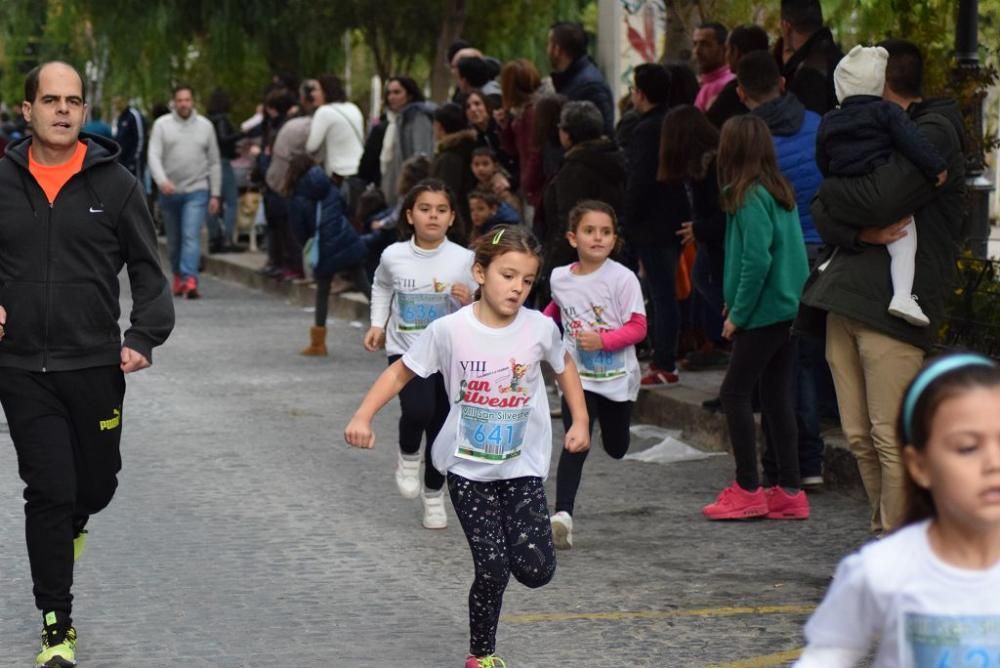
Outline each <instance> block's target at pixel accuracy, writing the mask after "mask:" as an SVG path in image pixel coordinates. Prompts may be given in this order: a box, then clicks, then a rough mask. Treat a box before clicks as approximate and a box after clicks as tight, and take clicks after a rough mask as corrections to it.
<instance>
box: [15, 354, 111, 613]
mask: <svg viewBox="0 0 1000 668" xmlns="http://www.w3.org/2000/svg"><path fill="white" fill-rule="evenodd" d="M124 397H125V377H124V376H123V375H122V372H121V369H119V368H118V367H117V366H102V367H94V368H91V369H80V370H78V371H58V372H54V373H33V372H30V371H21V370H19V369H11V368H5V369H4V370H3V383H0V402H2V403H3V410H4V413H5V414H6V415H7V423H8V425H9V426H10V435H11V439H12V440H13V441H14V449H15V450H16V451H17V465H18V471H19V473H20V474H21V479H22V480H24V484H25V489H24V501H25V504H24V515H25V522H24V524H25V537H26V539H27V543H28V561H29V562H30V564H31V578H32V580H33V581H34V593H35V605H37V606H38V609H39V610H43V611H52V610H59V611H62V612H65V613H67V614H69V612H70V608H71V606H72V601H73V595H72V594H71V593H70V589H71V588H72V586H73V538H74V537H75V536H76V534H77V533H78V532H79V531H80V530H81V529H83V527H84V526H85V525H86V524H87V520H88V519H89V518H90V516H91V515H93V514H95V513H97V512H99V511H100V510H102V509H104V507H105V506H107V505H108V503H110V502H111V498H112V497H113V496H114V494H115V490H116V489H117V487H118V471H120V470H121V466H122V460H121V455H120V451H119V446H120V443H121V434H122V419H123V418H122V400H123V399H124Z"/></svg>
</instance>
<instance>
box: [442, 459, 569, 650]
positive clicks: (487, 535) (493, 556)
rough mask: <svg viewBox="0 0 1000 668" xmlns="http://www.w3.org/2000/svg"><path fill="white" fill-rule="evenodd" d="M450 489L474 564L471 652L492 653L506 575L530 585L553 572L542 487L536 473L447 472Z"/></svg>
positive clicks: (544, 581) (542, 582) (543, 581)
mask: <svg viewBox="0 0 1000 668" xmlns="http://www.w3.org/2000/svg"><path fill="white" fill-rule="evenodd" d="M448 491H449V492H450V493H451V503H452V505H453V506H454V507H455V514H456V515H457V516H458V521H459V522H460V523H461V525H462V530H463V531H464V532H465V537H466V539H468V541H469V549H471V550H472V561H473V563H474V564H475V567H476V577H475V580H473V582H472V589H471V590H470V591H469V629H470V636H471V637H470V641H469V653H470V654H472V655H473V656H489V655H490V654H493V652H494V651H496V640H497V623H498V622H499V621H500V607H501V605H502V604H503V593H504V590H506V589H507V583H508V582H509V580H510V576H511V575H513V576H514V577H515V578H516V579H517V581H518V582H520V583H521V584H523V585H524V586H525V587H530V588H532V589H534V588H536V587H541V586H543V585H545V584H547V583H548V582H549V580H551V579H552V576H553V575H554V574H555V572H556V554H555V549H554V547H553V545H552V527H551V526H550V525H549V513H548V505H547V502H546V500H545V490H544V488H543V487H542V479H541V478H537V477H525V478H513V479H511V480H493V481H490V482H478V481H475V480H469V479H467V478H463V477H462V476H458V475H455V474H454V473H449V474H448Z"/></svg>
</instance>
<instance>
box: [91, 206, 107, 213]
mask: <svg viewBox="0 0 1000 668" xmlns="http://www.w3.org/2000/svg"><path fill="white" fill-rule="evenodd" d="M90 212H91V213H104V209H95V208H94V207H90Z"/></svg>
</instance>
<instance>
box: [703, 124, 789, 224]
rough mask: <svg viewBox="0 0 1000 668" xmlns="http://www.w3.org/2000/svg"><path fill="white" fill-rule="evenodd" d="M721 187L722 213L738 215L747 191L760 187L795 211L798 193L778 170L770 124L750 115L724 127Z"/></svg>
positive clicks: (783, 206) (720, 142)
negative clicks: (737, 211) (757, 185)
mask: <svg viewBox="0 0 1000 668" xmlns="http://www.w3.org/2000/svg"><path fill="white" fill-rule="evenodd" d="M718 163H719V188H721V200H722V210H723V211H725V212H726V213H735V212H736V210H737V209H739V208H740V207H741V206H743V200H744V199H745V198H746V194H747V191H749V190H750V189H751V188H752V187H753V186H754V185H756V184H758V183H759V184H760V185H761V186H763V187H764V189H765V190H767V192H769V193H771V196H772V197H774V199H776V200H777V201H778V204H780V205H781V206H782V208H784V209H786V210H788V211H793V210H794V209H795V190H794V189H793V188H792V186H791V184H790V183H788V179H786V178H785V177H784V175H782V173H781V170H780V169H778V159H777V157H776V156H775V153H774V142H773V140H772V139H771V131H770V130H769V129H768V128H767V124H766V123H765V122H764V121H763V120H761V119H759V118H757V117H756V116H752V115H750V114H745V115H743V116H734V117H733V118H730V119H729V120H728V121H726V122H725V124H724V125H723V126H722V136H721V137H720V138H719V157H718Z"/></svg>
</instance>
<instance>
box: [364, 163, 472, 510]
mask: <svg viewBox="0 0 1000 668" xmlns="http://www.w3.org/2000/svg"><path fill="white" fill-rule="evenodd" d="M455 210H456V209H455V197H454V195H453V194H452V193H451V191H449V190H448V188H447V187H446V186H445V185H444V183H442V182H441V181H438V180H436V179H426V180H424V181H421V182H419V183H418V184H417V185H416V186H414V187H413V188H412V189H411V190H410V192H409V193H407V195H406V197H405V198H404V200H403V206H402V210H401V211H402V213H401V215H400V221H399V225H400V228H401V229H402V230H403V232H404V233H409V234H410V238H409V239H408V240H406V241H400V242H398V243H395V244H392V245H391V246H389V247H388V248H386V249H385V250H384V251H383V252H382V257H381V260H380V261H379V265H378V268H377V269H376V270H375V278H374V281H373V285H372V299H371V329H369V330H368V333H367V334H365V342H364V343H365V349H366V350H368V351H369V352H374V351H376V350H378V349H380V348H383V347H384V348H385V350H386V353H387V354H388V357H389V364H392V363H394V362H395V361H396V360H398V359H399V358H400V357H402V356H403V353H405V352H406V351H407V350H409V349H410V346H411V345H413V342H414V341H416V340H417V337H418V336H420V334H421V332H423V331H424V330H425V329H427V326H428V325H430V324H431V323H432V322H434V320H436V319H438V318H440V317H442V316H445V315H448V314H449V313H453V312H454V311H457V310H458V309H459V308H461V307H462V306H464V305H465V304H468V303H469V302H471V301H472V291H473V290H474V289H475V285H476V284H475V281H474V280H473V278H472V251H470V250H468V249H466V248H463V247H461V246H459V245H458V244H455V243H452V242H451V241H450V240H449V239H448V238H447V236H446V235H447V234H448V230H449V229H451V226H452V225H453V224H454V223H455ZM399 403H400V417H399V458H398V460H397V463H396V486H397V487H398V488H399V493H400V494H402V495H403V497H405V498H407V499H413V498H416V497H417V496H418V495H421V490H420V488H421V485H420V459H421V458H420V441H421V438H422V437H425V439H426V440H425V442H426V445H425V446H424V450H425V452H426V453H427V454H426V456H425V457H424V460H425V461H424V483H423V494H422V495H421V496H422V499H423V507H424V513H423V525H424V527H425V528H427V529H444V528H445V527H447V526H448V515H447V514H446V513H445V509H444V475H442V474H441V473H440V472H439V471H438V469H437V468H435V467H434V464H433V461H432V460H433V458H432V457H431V456H430V451H431V447H432V444H433V443H434V439H435V438H436V437H437V435H438V432H439V431H441V427H442V425H444V421H445V418H447V417H448V409H449V406H450V404H451V401H450V400H449V398H448V393H447V392H446V391H445V388H444V381H443V379H442V378H441V374H439V373H436V374H432V375H430V376H428V377H427V378H420V379H417V380H415V381H413V382H412V383H410V384H409V385H407V386H406V388H405V389H403V391H402V392H400V393H399Z"/></svg>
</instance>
